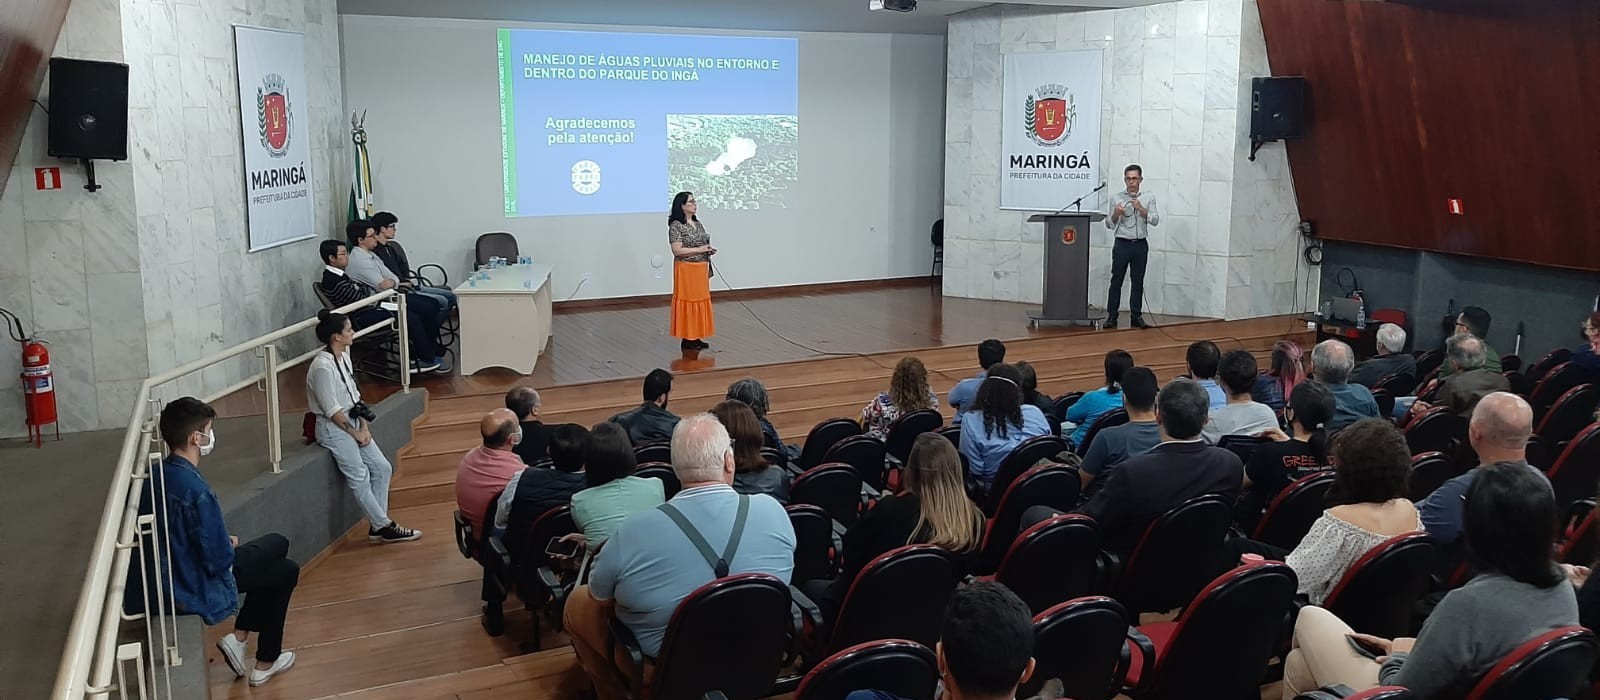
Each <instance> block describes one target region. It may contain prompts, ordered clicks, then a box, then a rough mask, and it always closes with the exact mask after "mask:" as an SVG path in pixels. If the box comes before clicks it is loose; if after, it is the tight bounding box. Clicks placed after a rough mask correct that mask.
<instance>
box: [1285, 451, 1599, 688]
mask: <svg viewBox="0 0 1600 700" xmlns="http://www.w3.org/2000/svg"><path fill="white" fill-rule="evenodd" d="M1463 510H1464V512H1465V517H1464V520H1465V523H1466V533H1465V536H1466V542H1467V548H1468V549H1469V550H1470V551H1471V552H1472V558H1473V561H1475V562H1477V563H1478V564H1479V567H1480V570H1481V572H1482V573H1480V574H1478V575H1477V576H1476V577H1474V578H1473V579H1472V580H1471V581H1469V582H1468V583H1467V584H1466V585H1465V586H1462V587H1461V588H1458V589H1456V590H1453V591H1451V592H1449V593H1448V594H1446V595H1445V596H1444V600H1442V601H1440V603H1439V605H1438V607H1436V608H1434V610H1433V614H1431V615H1429V616H1428V619H1427V622H1425V623H1423V625H1422V632H1421V633H1420V634H1418V635H1417V637H1416V638H1415V639H1411V638H1400V639H1395V640H1392V641H1391V640H1387V639H1382V638H1379V637H1372V636H1370V635H1361V634H1356V635H1355V636H1357V637H1360V638H1362V639H1364V640H1366V641H1368V642H1369V643H1372V644H1374V645H1376V646H1378V647H1379V648H1380V649H1383V650H1385V651H1384V652H1383V653H1382V655H1381V656H1380V657H1379V658H1378V659H1377V660H1372V659H1368V658H1367V657H1365V656H1362V655H1360V654H1358V653H1356V652H1355V650H1353V649H1352V648H1351V647H1350V644H1349V642H1348V641H1346V639H1345V637H1346V636H1347V635H1352V634H1355V632H1354V630H1352V629H1350V627H1349V626H1348V625H1346V624H1345V623H1344V622H1342V621H1341V620H1339V618H1337V617H1335V616H1334V615H1333V614H1332V613H1330V612H1328V611H1327V610H1324V609H1322V608H1319V607H1314V606H1311V607H1306V608H1302V609H1301V610H1300V615H1299V619H1298V620H1297V621H1296V623H1295V627H1294V645H1293V646H1294V650H1293V651H1291V652H1290V653H1289V656H1288V658H1287V659H1286V660H1285V663H1284V672H1283V697H1284V700H1290V699H1291V698H1293V697H1295V696H1296V695H1298V694H1299V693H1301V692H1304V691H1308V690H1313V689H1316V688H1318V687H1321V686H1323V685H1328V684H1331V683H1342V684H1344V685H1347V686H1350V687H1351V688H1353V689H1357V690H1362V689H1366V688H1371V687H1373V686H1377V685H1398V686H1402V687H1404V688H1408V689H1410V690H1411V692H1412V694H1414V695H1415V696H1416V697H1418V698H1423V699H1431V698H1448V697H1459V696H1464V695H1466V692H1467V691H1468V690H1469V689H1470V688H1471V687H1472V684H1473V683H1476V682H1477V681H1478V680H1479V679H1480V678H1481V677H1482V676H1483V674H1485V673H1487V672H1488V671H1489V669H1491V668H1493V667H1494V665H1495V664H1497V663H1499V662H1500V661H1501V660H1502V659H1504V658H1505V657H1506V655H1507V654H1509V653H1511V651H1512V650H1514V649H1516V648H1517V647H1518V646H1520V645H1522V644H1523V643H1524V642H1527V641H1528V640H1529V639H1532V638H1533V637H1536V636H1538V635H1540V634H1543V633H1545V632H1548V631H1550V630H1552V629H1556V628H1558V627H1564V626H1567V625H1575V624H1578V603H1577V600H1576V598H1575V597H1574V594H1573V589H1572V585H1571V584H1569V583H1568V578H1567V575H1566V574H1565V573H1563V570H1562V568H1561V567H1558V566H1557V565H1556V562H1555V561H1554V560H1553V559H1552V558H1551V557H1552V552H1553V551H1554V549H1555V547H1554V541H1553V540H1554V534H1555V529H1556V516H1557V509H1556V502H1555V494H1554V493H1552V492H1551V490H1550V484H1549V483H1548V482H1546V481H1545V480H1544V479H1542V478H1541V477H1540V476H1539V475H1538V474H1537V473H1535V472H1534V471H1533V470H1531V469H1528V468H1527V467H1526V466H1524V465H1522V464H1508V463H1503V462H1502V463H1497V464H1490V465H1488V466H1486V467H1482V468H1480V471H1479V473H1478V477H1477V479H1476V481H1474V482H1473V484H1472V486H1471V488H1469V489H1468V490H1467V497H1466V504H1465V506H1464V509H1463Z"/></svg>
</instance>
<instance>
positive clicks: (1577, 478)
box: [1549, 423, 1600, 509]
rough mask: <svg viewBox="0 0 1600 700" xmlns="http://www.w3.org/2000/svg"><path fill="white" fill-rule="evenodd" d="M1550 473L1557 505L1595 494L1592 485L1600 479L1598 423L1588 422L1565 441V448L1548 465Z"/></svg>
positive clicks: (1561, 506) (1599, 429)
mask: <svg viewBox="0 0 1600 700" xmlns="http://www.w3.org/2000/svg"><path fill="white" fill-rule="evenodd" d="M1549 476H1550V486H1551V487H1553V488H1554V489H1555V492H1556V506H1557V507H1559V508H1562V509H1565V508H1566V507H1567V506H1568V505H1571V504H1572V502H1573V501H1577V500H1579V499H1583V498H1589V497H1591V496H1593V495H1594V491H1595V484H1596V483H1597V482H1600V423H1593V424H1590V425H1589V427H1587V428H1584V429H1583V430H1582V431H1580V432H1579V433H1578V435H1577V436H1576V437H1574V438H1572V442H1569V443H1567V449H1565V450H1563V451H1562V452H1561V456H1560V457H1557V458H1556V462H1555V464H1553V465H1551V466H1550V471H1549Z"/></svg>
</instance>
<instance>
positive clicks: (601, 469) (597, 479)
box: [583, 421, 639, 488]
mask: <svg viewBox="0 0 1600 700" xmlns="http://www.w3.org/2000/svg"><path fill="white" fill-rule="evenodd" d="M583 462H584V464H585V469H584V472H583V481H584V483H585V484H586V485H588V486H589V487H590V488H594V487H596V486H601V485H604V484H609V483H611V482H613V481H616V480H617V479H621V478H622V477H625V476H629V475H631V474H633V470H634V469H635V468H637V467H638V466H639V460H638V459H637V458H635V457H634V455H633V443H631V442H629V440H628V431H626V430H624V429H623V428H622V426H619V425H617V424H616V423H612V422H609V421H608V422H605V423H598V424H596V425H595V426H594V427H593V428H590V429H589V437H588V439H587V440H586V441H585V442H584V445H583Z"/></svg>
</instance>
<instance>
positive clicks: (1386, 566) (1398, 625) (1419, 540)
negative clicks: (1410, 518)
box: [1322, 532, 1439, 639]
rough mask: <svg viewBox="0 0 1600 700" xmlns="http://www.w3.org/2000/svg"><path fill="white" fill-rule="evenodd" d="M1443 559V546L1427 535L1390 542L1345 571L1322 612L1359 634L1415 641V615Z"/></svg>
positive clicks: (1368, 551) (1387, 541)
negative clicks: (1440, 553)
mask: <svg viewBox="0 0 1600 700" xmlns="http://www.w3.org/2000/svg"><path fill="white" fill-rule="evenodd" d="M1438 555H1439V546H1438V542H1437V541H1436V540H1434V539H1433V538H1432V537H1430V536H1428V534H1427V533H1424V532H1410V533H1406V534H1404V535H1399V536H1396V537H1391V538H1389V539H1388V540H1386V541H1384V542H1383V543H1382V544H1379V545H1378V546H1376V547H1373V548H1372V549H1370V550H1367V553H1366V554H1363V555H1361V558H1359V559H1357V560H1355V562H1354V563H1352V564H1351V565H1350V568H1348V569H1345V572H1344V576H1342V577H1341V578H1340V579H1339V583H1337V584H1335V585H1334V587H1333V590H1332V591H1330V592H1329V593H1328V597H1327V598H1326V599H1325V600H1323V602H1322V607H1324V608H1327V609H1328V611H1329V612H1332V613H1333V614H1335V615H1337V616H1339V619H1340V620H1343V621H1344V622H1345V624H1348V625H1350V627H1351V629H1354V630H1355V631H1357V632H1362V633H1365V634H1371V635H1376V636H1379V637H1383V638H1386V639H1392V638H1394V637H1405V636H1410V635H1411V633H1412V632H1413V630H1412V628H1411V619H1412V609H1413V608H1414V607H1415V606H1416V603H1417V601H1418V600H1419V599H1421V598H1422V596H1423V594H1425V593H1427V592H1428V589H1429V587H1430V586H1432V584H1433V572H1434V570H1435V567H1436V566H1437V564H1436V559H1437V557H1438Z"/></svg>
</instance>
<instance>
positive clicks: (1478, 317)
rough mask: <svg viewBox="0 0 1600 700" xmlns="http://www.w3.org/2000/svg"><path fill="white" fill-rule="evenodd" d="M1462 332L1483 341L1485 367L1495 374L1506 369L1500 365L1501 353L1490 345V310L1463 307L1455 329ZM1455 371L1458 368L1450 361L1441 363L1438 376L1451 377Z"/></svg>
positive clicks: (1458, 332) (1456, 332)
mask: <svg viewBox="0 0 1600 700" xmlns="http://www.w3.org/2000/svg"><path fill="white" fill-rule="evenodd" d="M1462 333H1466V334H1469V335H1471V336H1472V337H1474V338H1477V339H1479V340H1482V341H1483V351H1484V355H1485V358H1484V361H1483V369H1487V370H1489V371H1490V372H1494V373H1495V374H1499V373H1501V372H1504V371H1505V370H1504V369H1502V368H1501V367H1500V353H1497V352H1495V351H1494V348H1492V347H1490V346H1489V341H1488V337H1489V312H1488V311H1484V310H1483V309H1481V308H1478V307H1476V306H1467V307H1462V309H1461V314H1460V315H1459V316H1456V331H1455V334H1456V335H1460V334H1462ZM1455 372H1456V369H1455V368H1454V367H1451V366H1450V363H1448V362H1446V363H1444V364H1442V365H1439V375H1438V376H1439V379H1441V380H1443V379H1445V378H1446V377H1449V376H1450V375H1452V374H1455Z"/></svg>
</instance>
